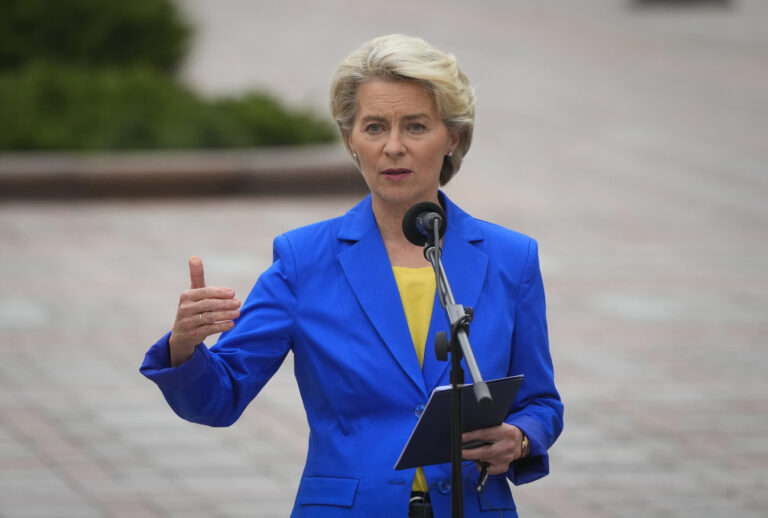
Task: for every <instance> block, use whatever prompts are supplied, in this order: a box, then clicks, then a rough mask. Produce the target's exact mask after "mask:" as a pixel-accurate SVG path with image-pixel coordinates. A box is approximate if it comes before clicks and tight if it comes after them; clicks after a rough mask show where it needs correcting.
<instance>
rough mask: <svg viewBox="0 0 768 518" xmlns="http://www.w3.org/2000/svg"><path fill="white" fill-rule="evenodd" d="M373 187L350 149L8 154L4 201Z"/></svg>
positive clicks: (0, 175)
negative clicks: (348, 150) (352, 159)
mask: <svg viewBox="0 0 768 518" xmlns="http://www.w3.org/2000/svg"><path fill="white" fill-rule="evenodd" d="M365 192H367V188H366V185H365V182H364V180H363V178H362V175H361V174H360V172H359V171H358V170H357V168H356V167H355V166H354V164H353V163H352V161H351V160H350V158H349V157H348V156H347V154H346V152H345V150H344V148H343V147H341V146H339V145H333V146H301V147H278V148H259V149H237V150H231V149H228V150H203V151H199V150H194V151H176V150H174V151H129V152H110V153H79V152H78V153H76V152H63V153H58V152H53V153H48V152H45V153H6V154H0V200H35V199H40V200H50V199H68V198H154V197H162V198H168V197H172V198H173V197H196V196H279V195H312V196H318V195H337V194H361V193H365Z"/></svg>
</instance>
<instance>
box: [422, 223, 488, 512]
mask: <svg viewBox="0 0 768 518" xmlns="http://www.w3.org/2000/svg"><path fill="white" fill-rule="evenodd" d="M433 230H434V231H433V236H432V237H431V238H428V239H427V242H426V243H425V244H424V257H426V258H427V260H428V261H429V262H430V263H432V268H433V269H434V270H435V282H436V286H437V294H438V299H439V300H440V305H441V306H443V309H445V312H446V314H447V316H448V320H449V321H450V323H451V335H450V339H448V338H447V337H446V334H445V332H440V333H437V335H436V336H435V353H436V355H437V359H438V360H440V361H446V360H447V359H448V353H449V352H450V353H451V371H450V380H451V517H452V518H463V516H464V489H463V484H462V476H461V464H462V456H461V450H462V441H461V434H462V431H463V430H462V425H463V421H464V419H463V415H462V412H463V411H462V398H461V386H462V385H463V384H464V369H463V368H462V366H461V358H462V356H463V357H464V359H465V362H466V365H467V369H469V374H470V376H471V377H472V382H473V390H474V393H475V398H476V400H477V404H478V406H479V407H480V408H488V407H490V405H491V402H492V399H491V393H490V391H489V390H488V385H486V383H485V382H484V381H483V377H482V376H481V374H480V370H479V369H478V367H477V361H475V355H474V354H473V353H472V347H471V346H470V344H469V337H468V333H469V323H470V322H471V321H472V308H464V306H462V305H461V304H456V301H455V300H454V298H453V292H451V286H450V284H448V278H447V277H446V275H445V269H444V268H443V263H442V261H441V260H440V255H441V251H440V246H439V244H438V243H439V242H440V223H439V221H434V229H433Z"/></svg>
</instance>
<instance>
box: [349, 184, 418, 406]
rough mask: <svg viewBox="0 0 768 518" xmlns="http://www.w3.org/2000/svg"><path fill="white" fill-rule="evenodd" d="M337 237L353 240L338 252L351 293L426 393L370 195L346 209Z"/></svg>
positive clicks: (389, 348)
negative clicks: (347, 211)
mask: <svg viewBox="0 0 768 518" xmlns="http://www.w3.org/2000/svg"><path fill="white" fill-rule="evenodd" d="M339 239H341V240H344V241H356V242H354V243H351V244H350V246H349V247H347V248H344V247H342V248H343V249H342V251H341V252H340V253H339V255H338V258H339V262H340V263H341V267H342V270H343V271H344V275H345V276H346V278H347V280H348V281H349V284H350V286H351V287H352V291H353V292H354V293H355V297H357V300H358V302H359V303H360V305H361V306H362V308H363V311H364V312H365V314H366V316H367V317H368V319H369V320H370V322H371V324H372V325H373V327H374V328H375V329H376V332H377V333H378V334H379V336H380V337H381V339H382V341H383V342H384V344H385V345H386V347H387V349H388V350H389V352H390V353H391V354H392V356H393V357H394V358H395V360H396V361H397V363H398V364H399V365H400V368H401V369H402V370H403V371H404V372H405V374H406V375H407V376H408V377H409V378H410V379H411V381H413V383H414V384H415V385H416V386H417V388H418V389H419V390H420V391H421V392H423V393H424V394H425V395H426V391H425V388H424V378H423V376H422V373H421V371H420V369H419V361H418V358H417V357H416V351H415V349H414V347H413V341H412V339H411V334H410V331H409V330H408V324H407V322H406V320H405V312H404V311H403V305H402V302H401V300H400V294H399V293H398V291H397V283H396V282H395V276H394V274H393V273H392V266H391V265H390V263H389V258H388V256H387V251H386V249H385V248H384V243H383V241H382V239H381V234H380V232H379V229H378V227H377V225H376V221H375V219H374V218H373V212H372V210H371V203H370V196H369V197H368V198H366V199H365V200H364V201H363V202H362V203H360V204H359V205H358V206H356V207H355V208H353V209H352V210H351V211H350V212H349V213H347V215H346V216H345V220H344V222H343V223H342V226H341V229H340V231H339Z"/></svg>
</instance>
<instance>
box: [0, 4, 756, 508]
mask: <svg viewBox="0 0 768 518" xmlns="http://www.w3.org/2000/svg"><path fill="white" fill-rule="evenodd" d="M732 3H733V4H734V6H735V7H734V8H732V9H730V10H725V9H720V8H716V7H715V8H704V9H698V8H692V9H669V10H668V9H652V10H638V9H636V8H631V7H630V4H629V2H616V1H607V0H603V1H600V0H589V1H587V0H585V1H580V2H568V1H565V0H561V1H559V2H546V4H547V6H546V7H545V6H542V5H539V4H545V3H544V2H514V3H513V2H506V1H496V2H491V1H486V2H473V3H472V4H471V7H470V4H469V3H466V2H458V1H448V2H438V1H436V0H430V1H422V2H412V1H409V2H406V1H403V0H393V1H391V2H389V3H387V4H386V6H383V5H377V6H376V7H373V6H368V4H366V3H354V4H352V3H348V2H342V1H341V0H336V1H333V0H332V1H329V2H323V7H322V8H316V7H315V4H314V3H313V2H308V1H307V2H300V1H288V2H278V3H274V4H271V3H270V4H268V5H259V4H261V3H258V4H257V3H255V2H248V1H246V0H240V1H236V0H228V1H226V2H225V1H221V2H216V3H213V2H205V1H204V0H196V1H193V0H188V1H186V2H184V4H185V6H186V7H187V8H188V9H189V10H190V12H191V13H193V15H194V16H195V17H196V18H197V19H199V20H201V22H200V25H201V30H202V34H201V38H200V40H199V42H200V45H201V47H200V48H199V49H198V50H197V52H196V53H195V54H194V55H193V58H192V59H191V60H190V63H189V66H188V69H187V71H186V74H187V77H188V78H190V80H192V81H193V82H195V83H196V84H198V85H200V87H202V88H205V89H206V90H208V91H212V92H216V91H225V90H233V89H239V88H242V87H243V86H244V85H247V84H253V83H254V82H259V83H260V84H263V85H266V86H268V87H271V88H274V89H276V90H280V92H281V93H283V94H284V95H285V96H286V97H287V98H289V99H291V100H293V101H295V102H300V103H306V104H310V105H316V106H322V105H324V103H325V88H326V87H325V85H326V82H327V77H328V75H329V73H330V70H331V68H332V66H333V65H334V63H335V62H336V61H337V60H338V58H339V57H340V56H341V55H342V54H344V53H346V52H347V51H348V50H350V49H351V48H352V47H353V46H355V45H356V44H357V43H359V42H360V41H362V40H363V39H365V38H367V37H369V36H372V35H374V34H379V33H384V32H392V31H395V30H397V31H404V32H411V33H418V34H422V35H424V36H425V37H426V38H427V39H430V40H432V41H434V42H436V43H438V44H439V45H441V46H443V47H446V48H448V49H450V50H453V51H454V52H455V53H456V54H457V55H458V56H459V58H460V60H462V62H464V63H465V64H466V65H465V68H466V69H467V71H468V73H469V75H470V76H471V77H472V79H473V81H474V82H475V83H476V84H477V85H478V87H479V88H478V90H479V95H480V101H479V105H478V129H477V133H476V137H477V138H476V143H475V145H474V147H473V149H472V152H471V153H470V156H469V158H468V160H467V162H466V166H465V168H464V169H463V170H462V172H461V173H460V175H459V176H458V177H457V178H456V180H455V183H452V184H451V185H450V186H449V188H448V189H447V192H448V194H449V195H450V196H452V197H453V198H454V199H455V200H456V201H458V202H459V203H460V204H462V205H463V206H465V208H467V209H469V210H470V211H472V212H474V213H475V214H476V215H477V216H479V217H483V218H486V219H491V220H494V221H497V222H500V223H502V224H505V225H507V226H510V227H513V228H516V229H519V230H522V231H524V232H527V233H530V234H532V235H534V236H536V237H537V238H538V239H539V241H540V244H541V249H542V254H543V256H542V267H543V271H544V277H545V283H546V287H547V292H548V301H549V318H550V325H551V339H552V350H553V355H554V357H555V362H556V369H557V379H558V383H559V386H560V389H561V391H562V394H563V397H564V399H565V402H566V430H565V432H564V435H563V437H562V438H561V440H560V441H559V442H558V444H557V445H556V446H555V447H554V448H553V450H552V475H551V476H549V477H547V478H546V479H544V480H542V481H539V482H537V483H535V484H532V485H530V486H524V487H521V488H518V489H516V490H515V494H516V497H517V499H518V502H519V508H520V511H521V514H522V515H523V516H525V517H540V518H554V517H558V518H560V517H563V518H565V517H567V518H579V517H587V516H588V517H598V518H600V517H622V518H623V517H634V516H638V517H639V516H658V517H672V518H684V517H694V516H696V517H698V516H708V517H728V518H735V517H739V518H742V517H744V518H752V517H755V518H757V517H762V516H766V515H768V446H766V442H765V441H766V437H768V376H766V374H768V367H767V365H768V362H766V356H767V355H768V354H767V353H766V352H765V351H766V345H768V344H767V343H766V336H768V318H766V316H767V315H768V295H767V294H766V293H767V292H768V274H766V272H765V269H766V265H768V239H766V238H768V231H766V228H768V176H767V175H766V171H765V169H766V166H767V165H768V138H767V137H766V136H767V135H768V31H766V30H765V27H766V26H768V7H766V6H765V3H764V2H762V1H761V0H753V1H746V0H742V1H734V2H732ZM265 4H266V3H265ZM576 6H578V7H576ZM354 201H355V200H353V199H350V198H345V197H339V198H318V199H306V198H301V199H298V198H297V199H291V198H284V199H236V200H194V201H192V200H190V201H180V200H175V201H169V202H167V203H164V202H159V201H154V202H149V201H146V202H115V201H112V202H91V203H45V204H43V203H40V204H30V203H20V202H5V203H3V204H0V272H2V273H0V348H1V350H2V357H3V362H2V363H0V516H2V517H3V518H17V517H18V518H21V517H77V518H80V517H91V516H95V517H112V516H114V517H123V516H125V517H132V518H133V517H167V516H172V517H176V516H178V517H182V516H183V517H245V516H266V517H271V516H287V515H288V513H289V510H290V507H291V504H292V499H293V495H294V493H295V490H296V486H297V482H298V477H299V473H300V470H301V466H302V461H303V456H304V453H305V448H306V424H305V421H304V418H303V415H302V410H301V407H300V404H299V402H298V400H297V397H298V394H297V390H296V388H295V385H294V383H293V381H292V379H291V369H290V365H286V366H285V367H284V368H283V369H282V370H281V371H280V372H279V374H278V375H277V376H276V378H275V379H274V380H273V382H272V383H271V384H270V385H268V387H267V389H266V390H265V392H264V393H263V394H262V395H261V396H260V397H259V398H258V399H257V400H256V401H254V403H253V404H252V405H251V407H249V409H248V410H247V412H246V413H245V415H244V416H243V418H242V419H241V420H240V421H239V422H238V423H237V424H236V425H235V426H233V427H232V428H230V429H224V430H218V429H217V430H214V429H207V428H203V427H198V426H194V425H190V424H187V423H185V422H182V421H181V420H179V419H177V418H176V417H175V416H174V415H173V414H172V413H171V412H170V410H168V409H167V407H166V406H165V403H164V401H163V400H162V398H161V396H160V394H159V393H158V392H157V391H156V390H155V389H154V388H153V387H152V386H151V384H150V383H148V382H146V381H145V380H143V379H142V378H141V376H140V375H139V374H138V365H139V363H140V361H141V358H142V356H143V353H144V350H145V349H146V347H147V346H148V345H149V344H150V343H151V342H152V341H153V340H154V339H155V337H157V336H159V335H160V334H161V333H163V332H164V330H165V329H166V328H167V327H168V326H169V325H170V322H171V319H172V317H173V312H174V306H175V304H176V300H177V293H178V291H179V290H181V289H183V288H184V287H185V284H186V272H185V261H186V257H187V256H188V255H190V254H193V253H195V254H199V255H201V256H202V257H203V258H204V260H205V263H206V269H207V278H208V280H209V282H212V283H213V282H215V283H219V284H225V285H229V286H232V287H233V288H235V289H236V290H237V291H238V292H240V294H241V295H242V294H244V293H245V292H247V291H248V289H249V288H250V286H251V283H252V282H253V281H254V280H255V278H256V276H257V275H258V272H260V271H261V270H262V269H264V268H265V267H266V266H267V264H268V262H269V259H270V245H271V239H272V237H273V236H274V235H275V234H276V233H278V232H280V231H282V230H285V229H287V228H290V227H294V226H297V225H301V224H303V223H306V222H310V221H314V220H317V219H321V218H325V217H330V216H332V215H336V214H338V213H339V212H341V211H343V210H344V208H346V207H348V206H349V205H351V204H352V203H353V202H354ZM265 473H266V475H265Z"/></svg>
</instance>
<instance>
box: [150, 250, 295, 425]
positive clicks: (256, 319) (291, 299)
mask: <svg viewBox="0 0 768 518" xmlns="http://www.w3.org/2000/svg"><path fill="white" fill-rule="evenodd" d="M273 250H274V252H273V253H274V262H273V263H272V265H271V266H270V268H269V269H268V270H267V271H265V272H264V273H263V274H262V275H261V276H260V277H259V280H258V281H257V283H256V285H255V286H254V288H253V290H252V291H251V293H250V294H249V295H248V298H247V299H246V301H245V303H244V304H243V307H242V309H241V312H240V318H238V319H237V321H236V322H235V327H234V328H233V329H232V330H230V331H228V332H226V333H222V335H221V337H220V338H219V341H218V342H217V343H216V345H214V346H213V347H211V349H210V350H209V349H208V348H207V347H206V346H205V344H199V345H198V346H197V347H196V348H195V352H194V354H193V355H192V357H191V358H190V359H189V360H188V361H186V362H185V363H183V364H182V365H180V366H178V367H175V368H174V367H171V366H170V354H169V349H168V347H169V345H168V339H169V337H170V333H168V334H166V335H165V336H164V337H163V338H161V339H160V340H159V341H158V342H157V343H155V344H154V345H153V346H152V347H151V348H150V349H149V351H148V352H147V354H146V356H145V359H144V363H143V364H142V366H141V369H140V370H141V373H142V374H143V375H144V376H146V377H147V378H149V379H150V380H152V381H154V382H155V383H156V384H157V385H158V387H159V388H160V390H161V391H162V393H163V396H164V397H165V399H166V401H168V404H169V405H170V406H171V408H172V409H173V410H174V412H176V414H178V415H179V416H180V417H182V418H183V419H186V420H188V421H192V422H195V423H200V424H205V425H209V426H229V425H230V424H232V423H234V422H235V421H236V420H237V419H238V418H239V417H240V415H241V414H242V412H243V411H244V410H245V407H246V406H247V405H248V403H250V401H251V400H252V399H253V398H254V397H255V396H256V394H258V392H259V391H260V390H261V389H262V388H263V387H264V385H265V384H266V382H267V381H269V379H270V378H271V377H272V376H273V375H274V373H275V372H276V371H277V369H278V368H279V367H280V365H281V364H282V362H283V360H284V359H285V356H286V355H287V354H288V351H289V350H290V349H291V347H292V344H293V338H292V337H293V332H294V328H295V326H294V323H295V319H296V292H295V263H294V262H293V252H292V249H291V246H290V243H289V242H288V240H287V239H286V238H285V237H284V236H278V237H277V238H276V239H275V243H274V249H273Z"/></svg>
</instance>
